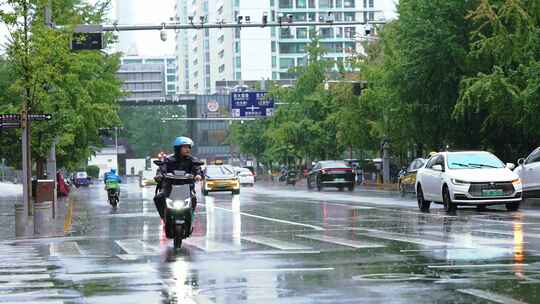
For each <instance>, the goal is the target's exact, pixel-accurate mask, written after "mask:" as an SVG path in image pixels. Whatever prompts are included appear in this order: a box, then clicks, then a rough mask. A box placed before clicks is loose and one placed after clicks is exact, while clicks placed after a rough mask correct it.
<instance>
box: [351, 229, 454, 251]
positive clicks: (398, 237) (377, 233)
mask: <svg viewBox="0 0 540 304" xmlns="http://www.w3.org/2000/svg"><path fill="white" fill-rule="evenodd" d="M358 230H360V231H367V232H368V233H359V234H358V235H364V236H368V237H372V238H379V239H385V240H391V241H400V242H406V243H413V244H419V245H423V246H443V247H446V246H448V244H447V243H445V242H439V241H432V240H425V239H420V238H413V237H409V236H407V235H404V234H400V233H392V232H386V231H382V230H376V229H358Z"/></svg>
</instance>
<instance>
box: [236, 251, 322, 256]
mask: <svg viewBox="0 0 540 304" xmlns="http://www.w3.org/2000/svg"><path fill="white" fill-rule="evenodd" d="M320 253H321V252H320V251H319V250H294V251H287V250H256V251H242V252H240V253H239V254H243V255H283V254H320Z"/></svg>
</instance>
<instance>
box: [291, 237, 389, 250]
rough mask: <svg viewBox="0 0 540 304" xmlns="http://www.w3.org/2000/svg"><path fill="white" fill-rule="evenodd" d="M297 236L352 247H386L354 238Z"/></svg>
mask: <svg viewBox="0 0 540 304" xmlns="http://www.w3.org/2000/svg"><path fill="white" fill-rule="evenodd" d="M297 236H298V237H301V238H305V239H311V240H316V241H321V242H326V243H332V244H337V245H341V246H347V247H352V248H358V249H359V248H381V247H386V246H384V245H381V244H375V243H370V242H365V241H356V240H349V239H343V238H338V237H333V236H328V235H297Z"/></svg>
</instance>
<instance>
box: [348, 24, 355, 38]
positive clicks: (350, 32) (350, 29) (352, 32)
mask: <svg viewBox="0 0 540 304" xmlns="http://www.w3.org/2000/svg"><path fill="white" fill-rule="evenodd" d="M355 33H356V29H355V28H354V27H346V28H345V38H354V35H355Z"/></svg>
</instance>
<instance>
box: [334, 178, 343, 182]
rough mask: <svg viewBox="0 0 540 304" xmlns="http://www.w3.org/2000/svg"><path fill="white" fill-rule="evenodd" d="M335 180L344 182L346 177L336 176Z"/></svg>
mask: <svg viewBox="0 0 540 304" xmlns="http://www.w3.org/2000/svg"><path fill="white" fill-rule="evenodd" d="M334 181H336V182H344V181H345V179H344V178H335V179H334Z"/></svg>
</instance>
